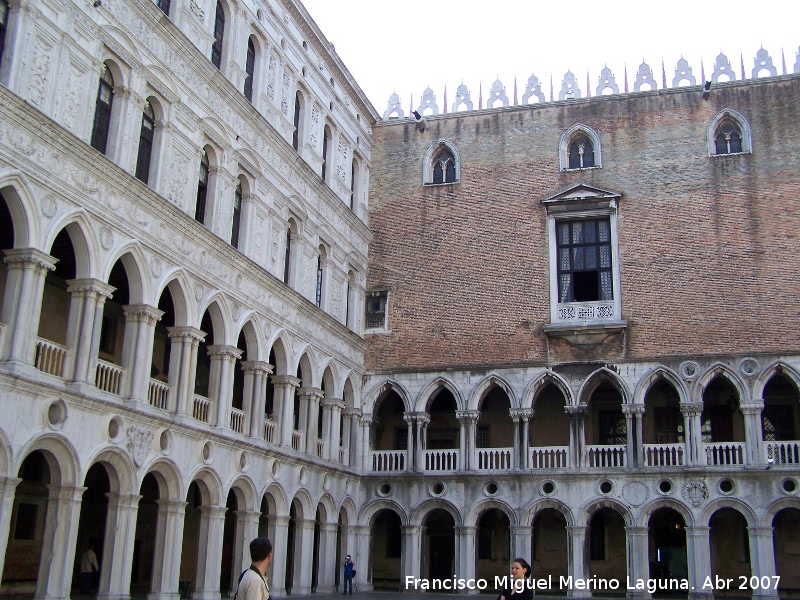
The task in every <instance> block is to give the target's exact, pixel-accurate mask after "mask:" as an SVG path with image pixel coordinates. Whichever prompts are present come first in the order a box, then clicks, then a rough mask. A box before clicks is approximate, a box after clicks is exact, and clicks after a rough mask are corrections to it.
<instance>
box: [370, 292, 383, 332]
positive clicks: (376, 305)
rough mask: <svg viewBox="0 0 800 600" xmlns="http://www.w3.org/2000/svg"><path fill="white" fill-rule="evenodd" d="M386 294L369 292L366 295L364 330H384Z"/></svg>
mask: <svg viewBox="0 0 800 600" xmlns="http://www.w3.org/2000/svg"><path fill="white" fill-rule="evenodd" d="M387 297H388V295H387V293H386V292H370V293H368V294H367V306H366V309H367V310H366V328H367V329H386V301H387Z"/></svg>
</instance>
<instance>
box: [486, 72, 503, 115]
mask: <svg viewBox="0 0 800 600" xmlns="http://www.w3.org/2000/svg"><path fill="white" fill-rule="evenodd" d="M498 101H499V102H500V103H501V104H502V105H503V106H508V96H507V95H506V86H504V85H503V82H502V81H500V80H499V79H497V80H495V82H494V83H493V84H492V89H491V90H490V91H489V98H488V99H487V100H486V108H494V103H495V102H498Z"/></svg>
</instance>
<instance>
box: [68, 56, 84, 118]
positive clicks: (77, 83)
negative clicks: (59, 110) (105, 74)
mask: <svg viewBox="0 0 800 600" xmlns="http://www.w3.org/2000/svg"><path fill="white" fill-rule="evenodd" d="M82 79H83V71H82V70H81V69H80V67H78V65H75V64H70V66H69V76H68V77H67V85H66V90H65V92H66V95H65V98H64V123H65V124H66V125H67V127H69V128H70V129H71V130H72V131H73V132H75V131H77V129H78V125H79V119H78V117H79V116H80V109H81V91H82V90H81V87H82V85H81V83H82V81H81V80H82Z"/></svg>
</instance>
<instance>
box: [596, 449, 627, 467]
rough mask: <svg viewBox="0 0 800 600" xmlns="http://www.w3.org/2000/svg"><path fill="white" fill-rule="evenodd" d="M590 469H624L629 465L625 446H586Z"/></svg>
mask: <svg viewBox="0 0 800 600" xmlns="http://www.w3.org/2000/svg"><path fill="white" fill-rule="evenodd" d="M586 455H587V456H588V458H589V466H590V467H624V466H626V465H627V463H628V460H627V458H626V447H625V444H618V445H606V444H602V445H596V446H586Z"/></svg>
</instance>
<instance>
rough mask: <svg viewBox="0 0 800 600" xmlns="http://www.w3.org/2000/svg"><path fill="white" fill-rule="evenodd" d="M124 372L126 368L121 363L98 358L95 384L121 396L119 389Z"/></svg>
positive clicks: (101, 388)
mask: <svg viewBox="0 0 800 600" xmlns="http://www.w3.org/2000/svg"><path fill="white" fill-rule="evenodd" d="M124 373H125V369H123V368H122V367H120V366H119V365H115V364H113V363H110V362H106V361H104V360H100V359H98V360H97V370H96V371H95V377H94V384H95V385H96V386H97V389H99V390H103V391H104V392H108V393H109V394H114V395H115V396H119V389H120V386H121V385H122V376H123V375H124Z"/></svg>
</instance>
